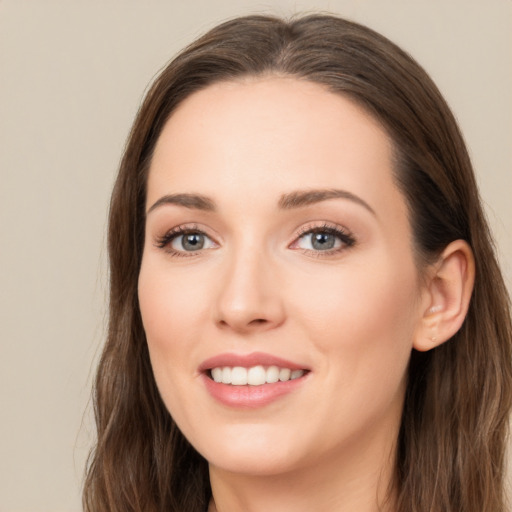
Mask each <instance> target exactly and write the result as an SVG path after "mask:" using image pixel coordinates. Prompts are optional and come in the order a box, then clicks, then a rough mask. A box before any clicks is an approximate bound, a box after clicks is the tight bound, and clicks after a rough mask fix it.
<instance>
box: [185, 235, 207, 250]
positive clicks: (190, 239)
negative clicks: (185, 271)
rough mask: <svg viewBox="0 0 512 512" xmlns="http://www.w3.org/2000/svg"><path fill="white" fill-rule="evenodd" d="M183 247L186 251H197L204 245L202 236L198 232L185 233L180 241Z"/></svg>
mask: <svg viewBox="0 0 512 512" xmlns="http://www.w3.org/2000/svg"><path fill="white" fill-rule="evenodd" d="M182 245H183V249H186V250H187V251H199V250H200V249H202V248H203V246H204V236H203V235H200V234H199V233H191V234H189V235H185V236H184V237H183V241H182Z"/></svg>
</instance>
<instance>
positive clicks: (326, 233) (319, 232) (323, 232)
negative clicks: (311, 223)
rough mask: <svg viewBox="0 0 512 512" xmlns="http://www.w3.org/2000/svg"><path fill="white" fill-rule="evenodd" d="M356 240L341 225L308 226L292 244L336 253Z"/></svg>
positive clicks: (312, 249)
mask: <svg viewBox="0 0 512 512" xmlns="http://www.w3.org/2000/svg"><path fill="white" fill-rule="evenodd" d="M354 243H355V240H354V238H353V237H352V235H350V234H349V233H347V232H346V231H345V230H343V229H341V228H339V227H331V226H323V227H316V228H306V229H305V230H304V231H302V233H301V234H300V236H299V237H298V238H297V240H296V241H295V242H294V243H293V244H292V245H291V248H292V249H302V250H304V251H308V252H309V251H310V252H316V253H320V252H325V253H336V252H339V251H342V250H343V249H345V248H347V247H351V246H352V245H354Z"/></svg>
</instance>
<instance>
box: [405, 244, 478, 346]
mask: <svg viewBox="0 0 512 512" xmlns="http://www.w3.org/2000/svg"><path fill="white" fill-rule="evenodd" d="M474 280H475V262H474V258H473V251H472V250H471V248H470V247H469V245H468V244H467V242H465V241H464V240H455V241H454V242H452V243H450V244H449V245H448V246H447V247H446V248H445V250H444V251H443V252H442V254H441V255H440V257H439V259H438V261H437V262H436V263H435V265H433V269H432V275H431V276H430V277H429V278H428V281H427V283H426V288H425V300H424V302H423V304H424V311H423V313H422V316H421V318H420V319H419V322H418V326H417V329H416V333H415V337H414V342H413V347H414V348H415V349H416V350H419V351H426V350H430V349H432V348H434V347H437V346H438V345H441V344H442V343H444V342H445V341H447V340H449V339H450V338H451V337H452V336H453V335H454V334H455V333H456V332H457V331H458V330H459V329H460V327H461V326H462V324H463V322H464V319H465V318H466V314H467V311H468V308H469V303H470V299H471V294H472V292H473V284H474ZM425 304H426V306H425Z"/></svg>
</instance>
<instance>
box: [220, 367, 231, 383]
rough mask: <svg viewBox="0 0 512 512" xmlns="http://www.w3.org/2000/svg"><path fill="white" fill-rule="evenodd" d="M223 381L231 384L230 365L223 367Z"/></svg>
mask: <svg viewBox="0 0 512 512" xmlns="http://www.w3.org/2000/svg"><path fill="white" fill-rule="evenodd" d="M222 383H223V384H231V368H230V367H229V366H225V367H224V368H222Z"/></svg>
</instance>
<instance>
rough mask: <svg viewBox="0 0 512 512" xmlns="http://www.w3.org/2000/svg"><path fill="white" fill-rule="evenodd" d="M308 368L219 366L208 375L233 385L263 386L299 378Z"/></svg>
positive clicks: (217, 380) (219, 381)
mask: <svg viewBox="0 0 512 512" xmlns="http://www.w3.org/2000/svg"><path fill="white" fill-rule="evenodd" d="M306 372H307V370H291V369H290V368H279V367H278V366H267V367H265V366H262V365H257V366H252V367H250V368H244V367H243V366H219V367H216V368H212V369H210V370H209V371H208V372H207V375H208V376H209V377H210V378H211V379H212V380H213V381H215V382H217V383H220V384H229V385H231V386H262V385H264V384H275V383H277V382H287V381H289V380H295V379H299V378H300V377H303V376H304V375H305V374H306Z"/></svg>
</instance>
